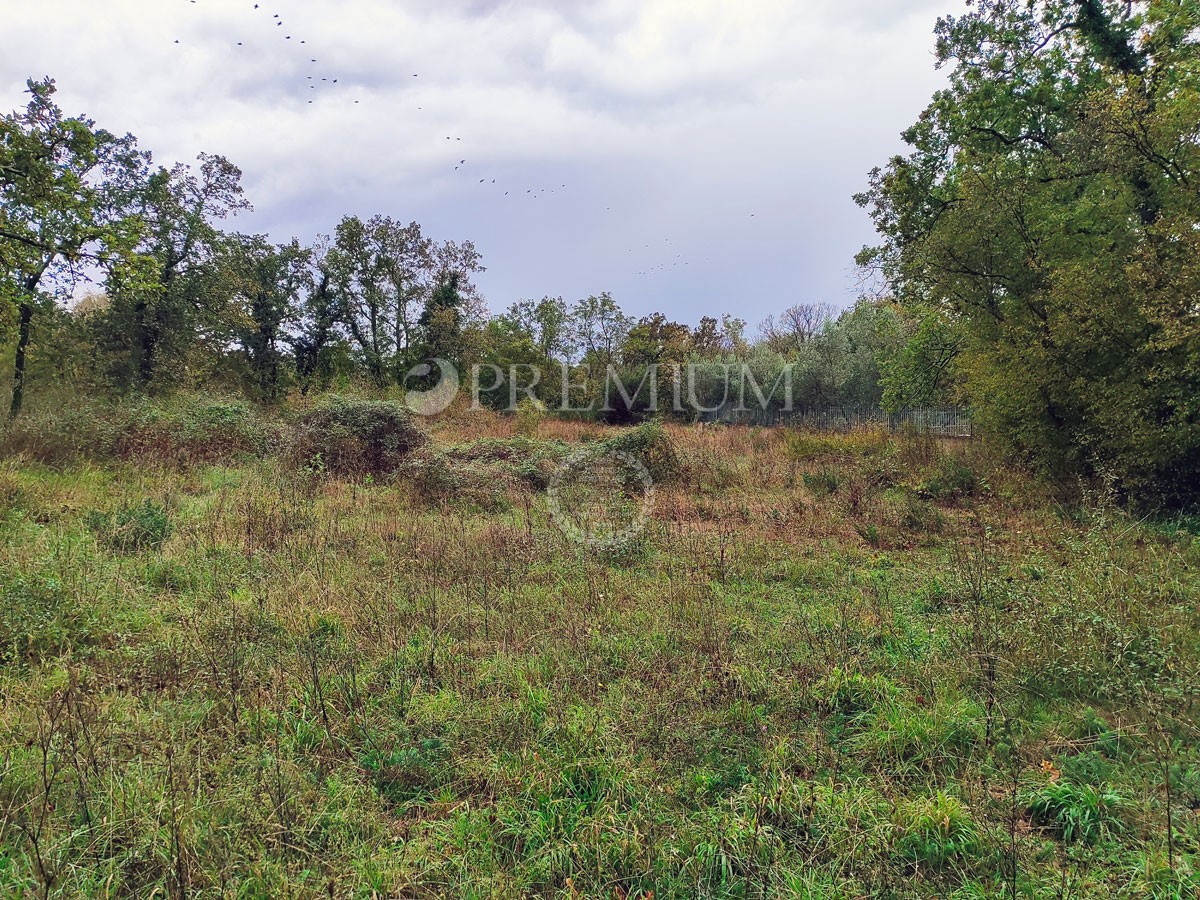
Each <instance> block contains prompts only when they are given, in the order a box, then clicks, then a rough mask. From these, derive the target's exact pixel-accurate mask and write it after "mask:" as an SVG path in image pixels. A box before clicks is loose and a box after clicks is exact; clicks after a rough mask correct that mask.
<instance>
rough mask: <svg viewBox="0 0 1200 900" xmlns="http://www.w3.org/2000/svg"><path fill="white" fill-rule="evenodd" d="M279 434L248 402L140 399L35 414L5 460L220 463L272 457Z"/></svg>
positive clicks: (9, 434) (7, 440)
mask: <svg viewBox="0 0 1200 900" xmlns="http://www.w3.org/2000/svg"><path fill="white" fill-rule="evenodd" d="M277 439H278V429H277V428H276V427H275V426H272V425H271V424H270V423H268V422H266V421H265V420H264V419H263V418H262V417H261V416H260V415H259V414H258V412H257V411H256V410H255V408H254V407H253V406H251V405H250V404H248V403H244V402H242V401H212V400H205V401H193V400H192V399H190V398H187V397H181V398H178V399H176V400H174V401H172V402H171V403H170V404H165V405H164V404H159V403H155V402H152V401H149V400H138V401H134V402H130V403H121V404H90V405H89V404H82V405H71V406H62V407H49V408H44V409H40V410H34V411H29V412H27V413H25V414H24V415H22V416H20V417H19V418H17V419H16V420H14V421H13V422H11V423H10V424H9V425H8V427H7V428H6V429H5V431H4V432H3V433H2V434H0V453H4V454H10V455H21V456H27V457H29V458H30V459H35V460H37V461H39V462H44V463H49V464H51V465H63V464H66V463H69V462H72V461H75V460H79V459H95V460H107V459H128V460H131V461H134V462H139V463H141V462H154V463H173V464H176V465H179V464H187V463H196V462H219V461H224V460H232V459H236V458H238V457H240V456H244V455H251V454H261V453H265V452H267V451H268V450H270V449H271V448H272V447H273V446H274V445H275V443H276V442H277Z"/></svg>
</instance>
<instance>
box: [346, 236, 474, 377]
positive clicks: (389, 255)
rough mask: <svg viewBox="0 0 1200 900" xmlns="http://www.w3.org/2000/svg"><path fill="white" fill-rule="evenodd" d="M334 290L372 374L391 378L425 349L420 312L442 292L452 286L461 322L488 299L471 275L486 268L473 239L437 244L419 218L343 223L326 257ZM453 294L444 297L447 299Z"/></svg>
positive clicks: (443, 320)
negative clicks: (421, 341) (480, 293)
mask: <svg viewBox="0 0 1200 900" xmlns="http://www.w3.org/2000/svg"><path fill="white" fill-rule="evenodd" d="M325 265H326V266H327V268H328V271H329V273H330V284H331V290H332V291H333V292H334V293H335V295H336V296H337V298H338V303H339V308H340V310H341V312H342V316H343V323H344V325H345V326H346V330H347V332H348V333H349V335H350V338H351V340H352V341H353V343H354V344H355V346H356V347H357V348H358V351H359V355H360V357H361V358H362V361H363V364H364V366H365V367H366V369H367V372H368V373H369V374H370V376H371V377H372V379H373V380H374V381H376V382H377V383H380V384H382V383H384V382H386V381H387V380H388V379H389V378H391V377H394V376H395V375H396V374H397V373H398V372H402V371H404V370H406V369H407V368H408V367H409V366H410V365H411V364H412V362H414V361H415V359H416V356H417V355H418V354H419V352H420V350H421V347H420V338H421V321H420V320H421V315H422V313H423V312H424V311H425V309H426V307H427V306H428V304H429V301H430V299H431V297H432V296H433V293H434V291H435V290H437V289H438V288H439V287H441V288H442V290H443V291H446V290H447V289H448V288H450V287H451V286H452V288H453V293H454V297H455V298H456V299H455V301H454V305H455V306H456V308H457V309H458V310H459V314H458V316H457V324H456V325H451V323H449V322H448V321H446V320H445V317H444V316H442V317H441V319H442V322H441V326H443V327H444V326H447V325H451V328H452V330H453V329H454V328H458V329H461V327H462V326H463V325H464V324H466V323H467V322H469V321H474V320H477V319H482V318H483V316H482V313H481V312H480V309H481V307H482V299H481V298H480V297H479V294H478V291H477V289H476V288H475V286H474V284H473V283H472V281H471V276H472V275H473V274H475V273H476V272H481V271H483V266H482V265H481V263H480V256H479V253H478V252H477V251H476V250H475V246H474V245H473V244H472V243H471V242H470V241H465V242H463V243H461V244H456V243H454V242H452V241H446V242H444V243H442V244H436V243H434V242H433V241H431V240H430V239H429V238H426V237H425V236H424V235H423V234H422V233H421V226H420V225H418V224H417V223H416V222H410V223H409V224H408V225H401V224H399V223H398V222H396V221H395V220H393V219H391V218H388V217H386V216H375V217H374V218H372V219H370V220H368V221H367V222H363V221H362V220H361V219H359V218H357V217H355V216H347V217H346V218H345V219H343V220H342V221H341V222H340V223H339V224H338V226H337V229H336V231H335V234H334V244H333V247H332V248H331V249H330V250H329V253H328V254H327V255H326V257H325ZM448 298H449V295H448V294H447V295H444V296H443V298H442V299H443V300H447V299H448Z"/></svg>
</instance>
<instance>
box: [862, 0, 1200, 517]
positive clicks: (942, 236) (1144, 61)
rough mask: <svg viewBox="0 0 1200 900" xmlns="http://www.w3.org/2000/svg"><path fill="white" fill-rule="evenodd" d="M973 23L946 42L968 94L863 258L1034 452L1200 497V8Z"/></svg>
mask: <svg viewBox="0 0 1200 900" xmlns="http://www.w3.org/2000/svg"><path fill="white" fill-rule="evenodd" d="M971 7H972V8H971V9H970V11H969V12H968V13H967V14H966V15H964V16H961V17H957V18H946V19H943V20H941V21H940V22H939V24H938V28H937V36H938V51H937V52H938V59H939V62H940V63H941V64H942V65H946V66H950V67H951V75H950V86H949V87H948V88H947V89H946V90H944V91H942V92H940V93H939V94H937V95H936V96H935V97H934V98H933V101H932V103H931V104H930V105H929V107H928V108H927V109H926V110H925V111H924V113H922V115H921V117H920V120H919V121H918V122H917V124H915V125H914V126H913V127H912V128H911V129H909V130H908V132H907V133H906V135H905V138H906V140H907V141H908V143H909V144H910V145H911V148H912V150H911V152H910V153H909V154H908V155H907V156H904V157H897V158H895V159H893V160H892V161H891V163H890V164H889V165H888V166H887V167H886V168H884V169H882V170H877V171H876V172H875V173H873V175H872V178H871V187H870V189H869V190H868V191H867V192H866V193H864V194H863V195H862V196H860V197H859V198H858V199H859V201H860V202H861V203H862V204H864V205H866V206H868V207H869V208H870V210H871V212H872V215H873V216H874V219H875V222H876V225H877V227H878V229H879V231H880V233H881V234H882V236H883V238H884V241H883V244H882V246H880V247H878V248H875V249H871V250H867V251H864V253H863V254H862V255H861V256H860V261H861V262H863V263H864V264H867V265H875V266H879V267H880V268H881V269H882V270H883V271H884V273H885V274H886V276H887V277H888V279H889V280H890V282H891V286H892V288H893V290H894V291H895V294H896V296H897V298H898V299H899V300H900V302H901V303H903V304H904V305H905V306H907V307H908V308H909V309H910V310H912V311H913V313H914V314H915V316H916V318H917V319H919V320H921V321H924V322H926V325H925V326H924V328H923V331H922V334H923V335H924V336H925V337H926V338H928V337H930V336H933V337H935V338H936V341H935V343H936V344H937V346H938V347H940V348H942V350H945V349H952V350H953V351H954V353H955V357H954V363H953V366H954V372H955V374H956V376H957V377H958V378H960V379H961V380H962V382H963V384H964V386H965V387H966V389H967V391H968V394H969V396H970V398H971V400H972V402H973V404H974V406H975V407H976V411H977V419H979V420H980V421H981V422H982V423H983V424H984V425H985V426H989V425H990V426H991V430H992V431H993V433H995V434H997V435H998V436H1002V437H1003V438H1005V439H1006V440H1008V441H1010V443H1011V445H1012V446H1013V447H1014V448H1015V449H1016V450H1018V451H1020V452H1022V453H1024V454H1025V455H1027V456H1028V457H1029V458H1031V459H1032V460H1034V461H1035V462H1037V463H1039V464H1041V465H1042V466H1043V467H1045V468H1046V469H1047V470H1049V471H1052V472H1058V473H1068V472H1077V471H1080V470H1084V471H1096V470H1103V471H1106V472H1108V473H1111V474H1112V475H1113V476H1115V478H1116V479H1117V480H1118V481H1119V483H1120V484H1121V485H1123V486H1124V487H1125V488H1126V490H1127V491H1128V492H1129V493H1130V494H1132V495H1137V496H1140V497H1141V498H1142V499H1145V500H1148V501H1151V502H1159V501H1166V502H1188V501H1194V500H1196V499H1200V366H1197V362H1198V361H1200V314H1198V310H1200V267H1198V266H1197V265H1196V262H1195V261H1196V259H1197V258H1198V257H1200V192H1198V191H1197V189H1196V188H1197V182H1198V180H1200V47H1198V44H1197V35H1198V34H1200V7H1198V6H1197V5H1196V4H1194V3H1178V2H1172V0H1145V2H1115V0H979V2H975V3H972V4H971ZM927 358H929V359H932V358H933V357H932V356H928V354H927ZM915 371H918V372H922V371H923V372H928V371H930V370H929V367H928V366H919V367H917V369H916V370H915Z"/></svg>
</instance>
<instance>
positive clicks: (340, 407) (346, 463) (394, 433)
mask: <svg viewBox="0 0 1200 900" xmlns="http://www.w3.org/2000/svg"><path fill="white" fill-rule="evenodd" d="M428 441H429V439H428V438H427V437H426V436H425V433H424V432H423V431H422V430H421V429H420V428H418V427H417V425H416V423H415V422H414V421H413V415H412V413H411V412H410V411H409V410H408V408H407V407H405V406H403V405H402V404H400V403H396V402H394V401H387V400H351V399H347V398H344V397H331V398H329V399H328V400H325V401H324V402H323V403H322V404H321V405H320V406H318V407H317V408H316V409H314V410H312V411H311V412H309V413H306V414H305V415H304V416H302V417H301V418H300V420H299V421H298V422H297V423H296V426H295V428H294V430H293V431H292V435H291V438H290V440H289V445H288V449H287V455H288V456H289V457H290V459H291V461H292V462H293V464H296V465H299V466H306V467H309V468H312V469H314V470H320V471H326V472H331V473H333V474H336V475H382V474H387V473H391V472H395V471H396V470H397V469H399V468H400V466H401V464H402V463H403V462H404V461H405V460H406V459H407V458H408V457H409V456H410V455H411V454H412V452H413V451H414V450H417V449H419V448H421V447H423V446H425V444H427V443H428Z"/></svg>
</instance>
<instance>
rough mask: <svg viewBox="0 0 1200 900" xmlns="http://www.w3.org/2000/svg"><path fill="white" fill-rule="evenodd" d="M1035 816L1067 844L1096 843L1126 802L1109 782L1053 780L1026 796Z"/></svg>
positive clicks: (1037, 820) (1040, 823) (1116, 821)
mask: <svg viewBox="0 0 1200 900" xmlns="http://www.w3.org/2000/svg"><path fill="white" fill-rule="evenodd" d="M1025 802H1026V806H1027V808H1028V810H1029V814H1030V815H1031V816H1032V817H1033V820H1034V821H1035V822H1037V823H1038V824H1039V825H1045V826H1048V827H1050V828H1052V829H1053V830H1054V831H1055V832H1057V833H1058V835H1059V836H1060V837H1061V838H1062V839H1063V840H1064V841H1066V842H1067V843H1068V844H1070V843H1074V842H1076V841H1080V842H1083V843H1085V844H1094V843H1095V842H1096V840H1097V839H1098V838H1099V837H1100V835H1102V834H1103V833H1104V832H1105V831H1106V830H1111V829H1112V828H1113V827H1114V826H1116V825H1117V824H1118V819H1117V817H1116V815H1117V812H1118V811H1119V810H1120V809H1121V808H1122V807H1123V806H1124V805H1125V801H1124V798H1122V797H1121V796H1120V795H1119V794H1118V793H1116V791H1114V790H1113V789H1112V788H1111V787H1109V786H1108V785H1101V786H1098V787H1097V786H1094V785H1090V784H1087V785H1079V784H1073V783H1072V782H1070V781H1066V780H1063V781H1054V782H1051V783H1050V784H1047V785H1044V786H1043V787H1040V788H1038V789H1037V790H1035V791H1032V792H1031V793H1029V794H1028V795H1027V796H1026V799H1025Z"/></svg>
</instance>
